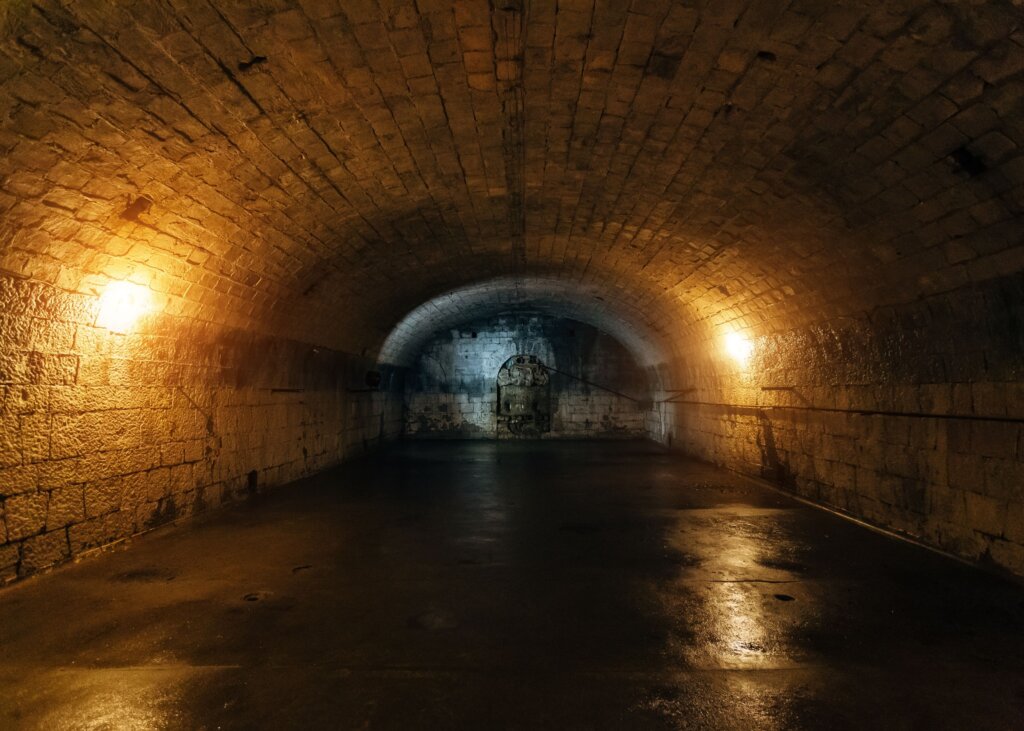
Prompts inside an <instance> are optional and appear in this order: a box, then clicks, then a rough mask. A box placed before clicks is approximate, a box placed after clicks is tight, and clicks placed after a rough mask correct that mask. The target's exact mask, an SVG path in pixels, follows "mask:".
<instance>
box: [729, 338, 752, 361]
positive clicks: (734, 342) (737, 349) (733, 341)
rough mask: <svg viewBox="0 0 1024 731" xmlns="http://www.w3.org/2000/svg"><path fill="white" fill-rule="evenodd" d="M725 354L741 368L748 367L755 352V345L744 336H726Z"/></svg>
mask: <svg viewBox="0 0 1024 731" xmlns="http://www.w3.org/2000/svg"><path fill="white" fill-rule="evenodd" d="M725 352H726V353H728V354H729V355H730V356H731V357H732V359H733V360H735V361H736V362H737V363H739V364H740V366H746V365H747V362H748V361H749V360H750V356H751V354H752V353H753V352H754V344H753V343H752V342H750V340H749V339H748V338H747V337H745V336H744V335H741V334H740V333H737V332H731V333H728V334H727V335H726V336H725Z"/></svg>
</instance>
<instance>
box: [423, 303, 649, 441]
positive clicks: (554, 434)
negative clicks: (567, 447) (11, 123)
mask: <svg viewBox="0 0 1024 731" xmlns="http://www.w3.org/2000/svg"><path fill="white" fill-rule="evenodd" d="M515 355H534V356H537V357H538V358H539V359H540V360H541V361H542V362H543V363H544V365H546V366H548V367H549V368H550V369H553V371H554V372H552V373H551V374H550V383H551V402H550V403H551V406H550V411H551V414H550V415H551V431H549V432H547V433H546V434H543V435H542V436H543V437H546V438H559V437H561V438H572V437H580V438H595V437H618V438H637V437H643V436H645V435H646V433H647V426H646V423H645V421H646V418H647V416H648V411H647V410H646V409H647V407H646V404H645V402H646V401H647V400H648V399H649V398H650V396H649V393H650V388H649V384H648V377H647V375H646V373H645V372H644V370H643V369H642V368H641V367H640V366H639V365H638V364H637V362H636V360H635V359H634V358H633V357H632V355H631V354H630V353H629V352H628V351H627V350H626V349H625V348H624V347H623V346H622V345H621V344H620V343H619V342H618V341H617V340H615V339H614V338H613V337H611V336H610V335H608V334H606V333H604V332H602V331H600V330H598V329H596V328H594V327H592V326H590V325H587V324H585V323H582V322H578V321H575V320H569V319H562V318H553V317H549V316H545V315H541V314H515V315H512V314H509V315H501V316H497V317H494V318H490V319H487V320H481V321H476V322H470V323H467V324H465V325H463V326H460V327H459V328H457V329H454V330H448V331H444V332H441V333H438V334H437V335H435V336H434V338H433V339H431V340H430V341H429V342H428V343H427V344H426V345H425V346H424V348H423V350H422V351H421V353H420V356H419V358H418V359H417V361H416V363H415V364H414V365H413V368H412V369H411V370H410V372H409V373H408V375H407V377H406V418H405V431H406V434H408V435H412V436H421V437H433V438H439V437H451V438H462V439H466V438H478V439H494V438H503V437H507V436H510V435H508V434H507V433H504V432H503V430H501V429H499V424H498V413H497V411H498V408H497V407H498V383H497V377H498V371H499V370H500V368H501V366H502V364H503V363H505V361H506V360H508V359H509V358H511V357H512V356H515Z"/></svg>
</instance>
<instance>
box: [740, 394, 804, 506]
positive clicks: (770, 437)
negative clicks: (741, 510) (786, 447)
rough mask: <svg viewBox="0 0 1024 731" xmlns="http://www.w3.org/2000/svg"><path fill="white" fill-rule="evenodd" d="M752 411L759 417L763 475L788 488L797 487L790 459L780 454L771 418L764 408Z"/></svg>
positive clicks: (758, 439)
mask: <svg viewBox="0 0 1024 731" xmlns="http://www.w3.org/2000/svg"><path fill="white" fill-rule="evenodd" d="M751 411H753V412H754V414H755V416H756V417H757V424H758V431H757V447H758V449H759V450H760V451H761V477H763V478H765V479H766V480H771V481H772V482H774V483H776V484H777V485H780V486H782V487H785V488H787V489H790V490H793V489H795V488H796V475H795V474H794V473H793V470H792V469H790V466H789V460H786V459H782V458H781V457H780V456H779V449H778V446H777V445H776V443H775V431H774V429H773V428H772V421H771V419H769V418H768V415H767V414H766V413H765V412H764V411H763V410H762V409H752V410H751Z"/></svg>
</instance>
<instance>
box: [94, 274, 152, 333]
mask: <svg viewBox="0 0 1024 731" xmlns="http://www.w3.org/2000/svg"><path fill="white" fill-rule="evenodd" d="M149 308H150V293H149V288H148V287H144V286H142V285H141V284H133V283H131V282H111V283H110V284H108V285H107V288H106V289H105V290H104V291H103V294H102V295H101V296H100V311H99V315H98V316H97V317H96V324H97V325H98V326H100V327H105V328H107V329H108V330H112V331H113V332H118V333H124V332H128V331H129V330H130V329H131V328H132V325H134V324H135V323H136V321H137V320H138V319H139V318H140V317H142V316H143V315H145V314H146V313H147V312H149Z"/></svg>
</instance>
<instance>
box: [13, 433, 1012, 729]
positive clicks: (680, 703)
mask: <svg viewBox="0 0 1024 731" xmlns="http://www.w3.org/2000/svg"><path fill="white" fill-rule="evenodd" d="M1022 630H1024V590H1022V589H1021V587H1019V586H1017V585H1015V584H1012V583H1009V582H1005V581H1002V580H1000V579H998V578H995V577H992V576H989V575H986V574H984V573H982V572H980V571H978V570H977V569H972V568H968V567H965V566H961V565H960V564H957V563H955V562H953V561H951V560H948V559H945V558H943V557H941V556H938V555H935V554H932V553H929V552H927V551H924V550H922V549H918V548H916V547H913V546H910V545H906V544H902V543H899V542H896V541H893V540H891V539H889V538H887V537H884V536H882V535H879V534H876V533H872V532H869V531H868V530H865V529H863V528H860V527H858V526H856V525H854V524H852V523H848V522H845V521H843V520H840V519H838V518H835V517H833V516H831V515H829V514H827V513H824V512H821V511H817V510H814V509H811V508H809V507H805V506H803V505H800V504H798V503H795V502H793V501H792V500H790V499H788V498H786V497H784V496H782V495H780V494H777V493H775V492H772V491H769V490H767V489H763V488H761V487H759V486H757V485H755V484H753V483H751V482H748V481H746V480H744V479H742V478H738V477H735V476H733V475H731V474H729V473H725V472H722V471H719V470H718V469H715V468H712V467H709V466H706V465H703V464H700V463H696V462H692V461H687V460H685V459H683V458H681V457H678V456H675V455H670V454H668V453H665V452H663V451H661V450H659V449H658V448H656V447H654V446H651V445H648V444H644V443H639V442H636V443H633V442H617V443H600V444H592V443H578V442H564V443H550V442H506V443H495V442H478V443H466V442H462V443H450V442H447V443H429V442H428V443H405V444H402V445H400V446H397V447H395V448H394V449H393V450H392V451H390V452H388V453H386V454H383V455H379V456H377V457H372V458H367V459H364V460H360V461H357V462H353V463H350V464H349V465H347V466H346V467H345V468H343V469H341V470H337V471H334V472H331V473H327V474H323V475H321V476H318V477H316V478H313V479H310V480H307V481H306V482H305V483H302V484H300V485H297V486H293V487H292V488H289V489H286V490H281V491H278V492H276V493H273V494H271V495H269V496H263V497H259V498H256V499H254V500H253V501H251V502H249V503H247V504H244V505H241V506H238V507H235V508H231V509H227V510H224V511H220V512H217V513H215V514H211V515H209V516H207V517H205V518H202V519H200V520H197V521H194V522H192V523H190V524H188V525H185V526H181V527H177V528H169V529H164V530H162V531H161V532H158V533H155V534H151V535H149V536H147V537H144V538H143V539H141V540H138V541H136V542H135V544H134V545H133V546H132V548H131V550H127V551H124V550H121V551H115V552H113V553H112V554H111V555H107V556H102V557H98V558H94V559H90V560H87V561H85V562H83V563H81V564H79V565H77V566H71V567H67V568H65V569H61V570H59V571H58V572H57V573H56V574H53V575H49V576H43V577H40V578H37V579H34V580H30V581H27V582H25V583H23V584H21V585H17V586H15V587H13V588H11V589H10V590H8V591H5V592H4V593H3V594H2V595H0V648H2V652H0V686H2V687H3V689H4V692H3V693H0V728H21V727H24V728H40V729H53V728H82V729H99V728H118V729H121V728H139V729H143V728H145V729H150V728H157V729H158V728H189V729H199V728H204V729H215V728H274V729H280V728H370V729H377V728H385V729H409V728H431V729H436V728H473V729H487V728H522V729H537V728H549V729H567V728H609V729H637V728H655V729H660V728H728V729H754V728H757V729H799V728H830V729H837V728H887V729H936V728H950V729H966V728H971V729H983V728H988V729H1009V728H1014V727H1019V724H1020V721H1021V719H1022V718H1024V631H1022ZM105 724H106V725H105Z"/></svg>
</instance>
